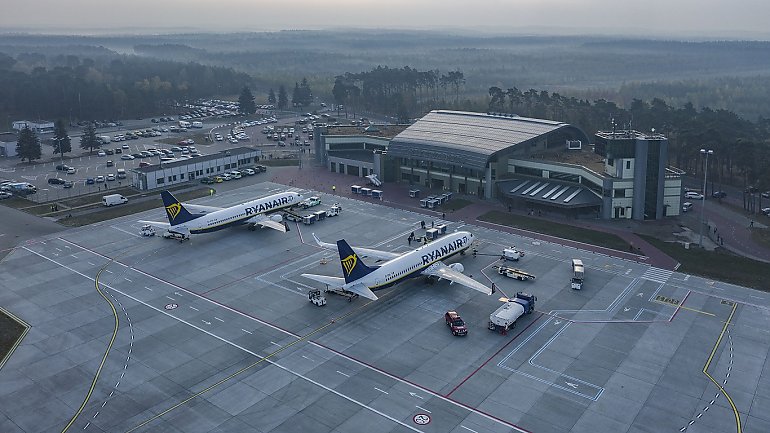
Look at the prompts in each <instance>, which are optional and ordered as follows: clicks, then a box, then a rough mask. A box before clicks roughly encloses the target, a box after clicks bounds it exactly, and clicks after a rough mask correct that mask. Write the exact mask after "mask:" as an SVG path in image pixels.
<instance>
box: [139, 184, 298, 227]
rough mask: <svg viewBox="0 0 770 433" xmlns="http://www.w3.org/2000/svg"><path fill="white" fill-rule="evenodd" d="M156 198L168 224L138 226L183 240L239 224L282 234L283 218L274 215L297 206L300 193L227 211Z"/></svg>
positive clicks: (166, 196) (165, 196)
mask: <svg viewBox="0 0 770 433" xmlns="http://www.w3.org/2000/svg"><path fill="white" fill-rule="evenodd" d="M160 196H161V197H162V198H163V206H164V207H165V208H166V216H167V217H168V222H167V223H164V222H158V221H139V222H140V223H143V224H150V225H152V226H154V227H158V228H161V229H166V230H168V231H169V232H170V233H175V234H178V235H181V236H182V238H183V239H187V238H189V237H190V234H198V233H208V232H213V231H217V230H221V229H223V228H225V227H230V226H234V225H241V224H248V225H249V228H250V229H253V228H254V227H255V226H261V227H269V228H271V229H275V230H278V231H280V232H286V226H285V224H284V223H283V217H281V214H280V213H276V212H278V211H280V210H281V209H285V208H289V207H291V206H294V205H297V204H298V203H299V202H300V201H301V200H302V195H301V194H300V193H297V192H281V193H278V194H273V195H270V196H267V197H263V198H259V199H256V200H252V201H250V202H246V203H242V204H238V205H235V206H231V207H228V208H220V207H214V206H202V205H195V204H189V203H185V204H183V203H181V202H180V201H179V200H177V199H176V198H175V197H174V196H173V195H171V193H170V192H168V191H163V192H161V193H160Z"/></svg>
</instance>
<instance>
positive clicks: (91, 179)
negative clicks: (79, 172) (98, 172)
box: [86, 177, 95, 185]
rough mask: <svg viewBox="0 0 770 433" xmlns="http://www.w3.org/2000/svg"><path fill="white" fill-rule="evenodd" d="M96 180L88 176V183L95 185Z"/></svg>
mask: <svg viewBox="0 0 770 433" xmlns="http://www.w3.org/2000/svg"><path fill="white" fill-rule="evenodd" d="M94 182H95V181H94V178H93V177H89V178H87V179H86V185H93V184H94Z"/></svg>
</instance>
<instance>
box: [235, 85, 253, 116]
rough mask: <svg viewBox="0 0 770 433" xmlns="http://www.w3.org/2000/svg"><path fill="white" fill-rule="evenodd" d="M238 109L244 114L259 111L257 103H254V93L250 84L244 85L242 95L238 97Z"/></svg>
mask: <svg viewBox="0 0 770 433" xmlns="http://www.w3.org/2000/svg"><path fill="white" fill-rule="evenodd" d="M238 103H239V104H240V106H239V107H238V111H239V112H240V113H242V114H254V113H256V112H257V104H255V103H254V95H253V94H252V93H251V89H249V87H248V86H244V87H243V90H242V91H241V96H239V97H238Z"/></svg>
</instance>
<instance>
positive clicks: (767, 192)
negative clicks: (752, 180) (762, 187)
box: [761, 191, 770, 198]
mask: <svg viewBox="0 0 770 433" xmlns="http://www.w3.org/2000/svg"><path fill="white" fill-rule="evenodd" d="M761 195H762V198H770V191H765V192H763V193H762V194H761Z"/></svg>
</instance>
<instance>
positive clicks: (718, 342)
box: [703, 303, 741, 433]
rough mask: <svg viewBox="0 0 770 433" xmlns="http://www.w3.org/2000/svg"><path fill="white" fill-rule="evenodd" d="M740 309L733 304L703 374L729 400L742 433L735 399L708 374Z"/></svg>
mask: <svg viewBox="0 0 770 433" xmlns="http://www.w3.org/2000/svg"><path fill="white" fill-rule="evenodd" d="M736 308H738V304H737V303H734V304H733V310H732V311H731V312H730V317H728V318H727V320H726V321H725V326H723V327H722V332H721V333H720V334H719V338H718V339H717V342H716V343H715V344H714V348H713V349H711V354H710V355H709V357H708V359H707V360H706V364H705V365H704V366H703V374H705V375H706V377H708V378H709V380H711V381H712V382H713V383H714V385H716V386H717V388H719V391H720V392H721V393H722V394H723V395H724V396H725V398H727V401H728V402H729V403H730V407H731V408H732V409H733V414H734V415H735V429H736V431H737V432H738V433H741V415H740V414H739V413H738V409H737V408H736V407H735V403H734V402H733V399H732V398H730V395H729V394H728V393H727V390H725V389H724V387H722V385H720V384H719V382H717V381H716V380H714V378H713V377H711V375H710V374H709V372H708V369H709V366H710V365H711V360H712V359H714V355H715V354H716V353H717V348H718V347H719V344H720V343H721V342H722V338H723V337H724V336H725V331H727V326H728V325H729V324H730V321H731V320H732V319H733V315H734V314H735V309H736Z"/></svg>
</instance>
